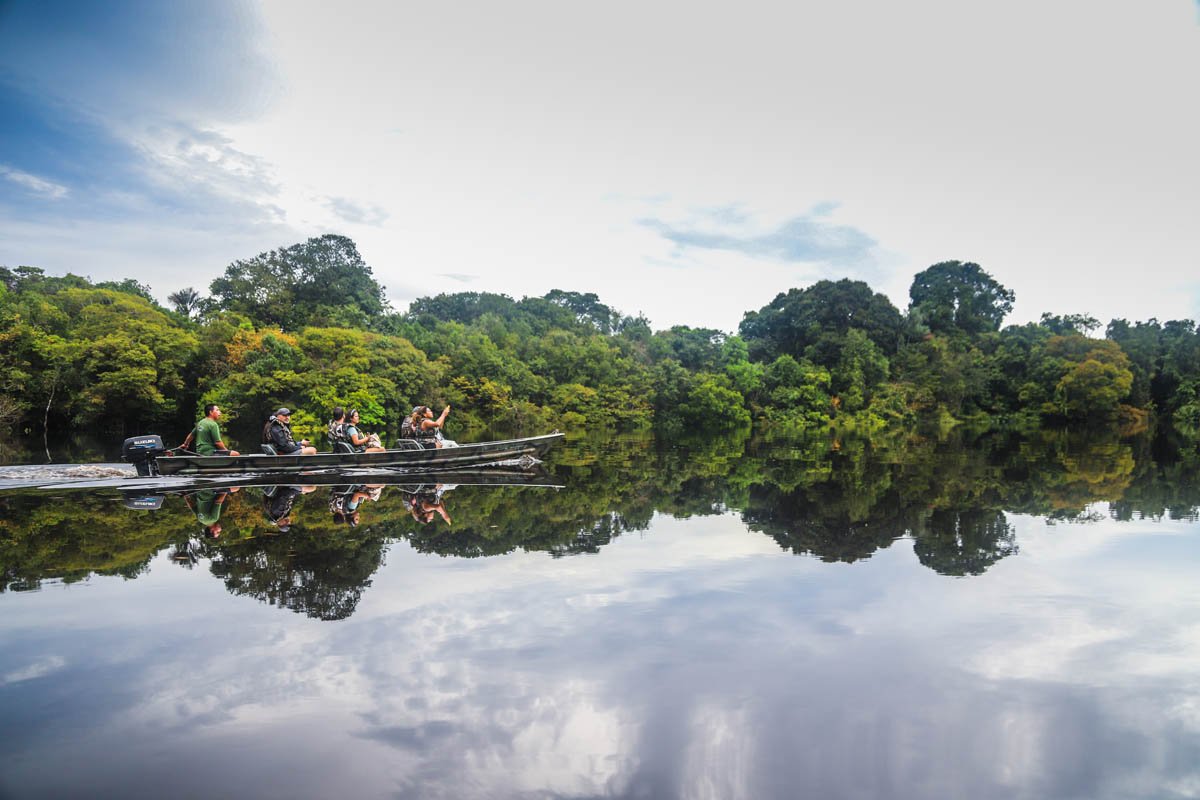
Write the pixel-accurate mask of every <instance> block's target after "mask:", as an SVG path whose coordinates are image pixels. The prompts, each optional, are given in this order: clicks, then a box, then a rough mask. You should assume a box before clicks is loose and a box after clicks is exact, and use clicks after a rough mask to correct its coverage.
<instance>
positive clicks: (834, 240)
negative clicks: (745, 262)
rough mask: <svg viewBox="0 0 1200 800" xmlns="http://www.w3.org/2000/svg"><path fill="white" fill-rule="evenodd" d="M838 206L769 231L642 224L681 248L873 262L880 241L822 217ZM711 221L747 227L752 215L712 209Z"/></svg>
mask: <svg viewBox="0 0 1200 800" xmlns="http://www.w3.org/2000/svg"><path fill="white" fill-rule="evenodd" d="M832 210H833V206H832V205H829V204H822V205H820V206H817V207H815V208H814V209H813V210H812V211H810V212H809V213H808V214H804V215H801V216H797V217H792V218H791V219H789V220H786V221H785V222H783V223H782V224H781V225H779V226H778V227H777V228H775V229H774V230H770V231H767V232H766V233H744V232H737V231H734V232H728V231H726V230H720V229H712V228H710V229H707V230H706V229H704V228H702V227H699V226H677V225H672V224H670V223H667V222H664V221H662V220H659V219H646V220H642V222H641V224H642V225H644V226H645V227H647V228H650V229H651V230H654V231H657V232H658V233H659V235H661V236H662V237H663V238H664V239H667V240H668V241H670V242H673V243H675V244H676V245H678V246H680V247H682V248H695V249H701V250H729V251H733V252H736V253H741V254H744V255H748V256H752V257H755V258H770V259H777V260H781V261H788V262H796V263H819V262H824V263H827V264H831V265H834V266H842V267H862V266H864V265H869V264H870V263H871V262H872V256H873V251H874V250H875V248H876V245H877V242H876V241H875V240H874V239H872V238H871V237H870V236H868V235H867V234H866V233H864V232H862V231H861V230H859V229H857V228H854V227H851V226H848V225H835V224H831V223H828V222H825V221H823V218H824V217H826V216H828V215H829V213H830V212H831V211H832ZM708 217H709V219H710V220H711V221H712V222H714V223H717V224H718V226H720V224H721V223H725V225H724V227H733V226H738V227H744V223H745V222H746V220H747V217H746V216H745V215H743V214H741V213H740V212H737V211H736V210H735V209H720V210H718V211H717V212H711V213H710V214H709V215H708Z"/></svg>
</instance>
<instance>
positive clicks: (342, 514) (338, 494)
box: [329, 483, 383, 528]
mask: <svg viewBox="0 0 1200 800" xmlns="http://www.w3.org/2000/svg"><path fill="white" fill-rule="evenodd" d="M381 494H383V486H382V485H381V484H366V483H360V484H357V485H355V486H345V487H343V486H335V487H333V490H332V491H331V492H330V495H329V511H330V513H332V514H333V521H334V522H336V523H338V524H342V525H349V526H350V527H352V528H353V527H355V526H356V525H358V522H359V506H360V505H362V502H363V501H364V500H370V501H371V502H377V501H378V500H379V496H380V495H381Z"/></svg>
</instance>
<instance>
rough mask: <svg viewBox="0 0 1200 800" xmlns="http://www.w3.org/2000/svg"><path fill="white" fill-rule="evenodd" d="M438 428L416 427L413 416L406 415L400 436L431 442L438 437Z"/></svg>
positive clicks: (401, 424) (401, 425)
mask: <svg viewBox="0 0 1200 800" xmlns="http://www.w3.org/2000/svg"><path fill="white" fill-rule="evenodd" d="M437 435H438V429H437V428H429V429H423V428H420V427H414V426H413V424H412V417H405V418H404V422H401V423H400V438H401V439H416V440H417V441H419V442H430V441H433V440H434V439H437Z"/></svg>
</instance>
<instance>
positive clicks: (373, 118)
mask: <svg viewBox="0 0 1200 800" xmlns="http://www.w3.org/2000/svg"><path fill="white" fill-rule="evenodd" d="M1198 99H1200V4H1198V2H1197V0H1148V1H1146V2H1139V3H1120V2H1101V3H1097V2H1095V1H1094V0H1058V1H1057V2H1054V3H1045V2H1035V1H1034V0H1012V1H1011V2H1007V3H993V2H963V0H911V2H907V3H895V2H883V0H879V1H876V0H858V1H857V2H846V3H828V2H817V1H816V0H793V2H788V3H784V2H755V0H749V2H740V3H737V4H736V5H735V4H732V3H730V4H696V3H682V2H658V3H650V4H648V3H636V4H635V3H631V2H621V1H620V0H616V1H615V2H610V3H605V4H581V3H563V2H550V1H547V2H512V3H503V4H501V3H488V2H476V1H475V0H468V1H467V2H460V3H412V2H403V1H401V2H397V1H395V0H391V1H390V2H344V3H338V4H330V3H316V2H283V1H282V0H262V1H261V2H232V1H231V0H205V1H204V2H200V0H181V1H180V2H172V3H159V2H153V0H142V1H141V2H130V1H129V0H113V2H106V3H92V2H66V1H65V0H45V1H42V2H38V1H37V0H0V264H2V265H7V266H10V267H14V266H18V265H32V266H38V267H42V268H43V269H45V270H46V271H47V272H50V273H52V274H62V273H65V272H68V271H69V272H74V273H76V274H82V275H87V276H90V277H91V278H93V279H94V280H110V279H118V280H120V279H124V278H127V277H132V278H135V279H137V280H138V281H140V282H142V283H146V284H149V285H150V287H151V288H152V290H153V292H154V294H155V296H156V297H158V298H159V299H160V300H164V301H165V299H166V296H167V295H168V294H169V293H170V292H173V291H176V290H178V289H180V288H183V287H185V286H193V287H196V288H197V289H199V290H201V292H202V293H203V292H206V290H207V287H208V284H209V283H210V282H211V281H212V280H213V279H214V278H216V277H218V276H219V275H220V274H221V273H222V272H223V271H224V268H225V267H226V266H227V265H228V264H230V263H231V262H233V261H235V260H237V259H242V258H249V257H251V256H254V255H256V254H258V253H260V252H264V251H267V250H271V249H274V248H277V247H283V246H287V245H290V244H294V243H297V242H301V241H304V240H305V239H307V238H309V237H313V236H321V235H323V234H327V233H337V234H342V235H346V236H349V237H351V238H353V239H354V241H355V242H357V244H358V247H359V250H360V252H361V253H362V255H363V258H364V259H365V260H366V262H367V263H368V264H369V265H370V266H371V268H372V270H373V272H374V275H375V277H376V279H377V280H379V282H380V283H382V284H384V285H385V286H386V287H387V294H388V297H389V299H390V301H391V303H392V305H393V307H395V308H396V309H397V310H404V309H405V308H406V307H407V305H408V303H409V302H410V301H412V300H413V299H415V298H417V297H423V296H430V295H434V294H438V293H442V292H457V291H488V292H501V293H504V294H508V295H510V296H513V297H515V298H520V297H523V296H533V295H543V294H545V293H546V292H548V291H550V290H551V289H556V288H557V289H564V290H569V291H578V292H595V293H597V294H598V295H599V297H600V299H601V301H603V302H605V303H607V304H608V305H610V306H612V307H613V308H616V309H618V310H620V311H622V312H623V313H626V314H637V313H642V314H645V315H646V316H647V317H648V318H649V320H650V322H651V324H652V326H653V327H654V328H655V329H662V328H666V327H670V326H672V325H678V324H686V325H692V326H700V327H711V328H717V329H720V330H724V331H730V332H732V331H736V329H737V325H738V323H739V322H740V321H741V318H742V315H743V314H744V313H745V312H746V311H748V310H754V309H758V308H761V307H762V306H764V305H766V304H767V303H769V302H770V301H771V299H772V298H774V297H775V296H776V295H777V294H778V293H780V292H785V291H787V290H788V289H790V288H793V287H805V286H808V285H811V284H812V283H813V282H815V281H817V280H821V279H831V280H838V279H841V278H852V279H856V280H864V281H866V282H867V283H869V284H870V285H871V286H872V287H873V288H874V289H875V290H877V291H881V292H884V293H885V294H887V295H888V296H889V297H890V298H891V300H892V302H893V303H895V304H896V305H897V307H899V308H901V309H904V308H905V307H907V304H908V287H909V285H910V283H911V281H912V278H913V276H914V275H915V274H916V273H917V272H919V271H921V270H922V269H924V268H926V267H928V266H930V265H931V264H934V263H937V262H939V261H945V260H951V259H956V260H962V261H973V262H976V263H978V264H980V265H981V266H982V267H983V268H984V269H985V270H986V271H987V272H988V273H990V274H991V275H992V276H993V277H994V278H996V279H997V280H998V281H999V282H1001V283H1002V284H1003V285H1005V286H1006V287H1008V288H1009V289H1011V290H1013V291H1014V292H1015V294H1016V304H1015V307H1014V311H1013V313H1012V314H1011V315H1010V316H1009V318H1008V319H1007V320H1006V321H1007V322H1014V323H1019V322H1025V321H1028V320H1035V319H1037V318H1038V317H1039V316H1040V315H1041V314H1042V313H1043V312H1047V311H1049V312H1052V313H1057V314H1069V313H1087V314H1091V315H1092V316H1094V317H1096V318H1098V319H1099V320H1100V321H1101V322H1102V323H1106V322H1107V321H1108V320H1110V319H1113V318H1125V319H1129V320H1141V319H1149V318H1151V317H1156V318H1158V319H1160V320H1167V319H1178V318H1192V319H1200V275H1198V274H1197V272H1198V269H1197V268H1198V267H1200V255H1198V254H1200V224H1198V221H1200V157H1198V155H1200V154H1198V153H1197V143H1198V142H1200V102H1198Z"/></svg>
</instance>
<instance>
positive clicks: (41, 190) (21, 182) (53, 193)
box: [0, 164, 69, 200]
mask: <svg viewBox="0 0 1200 800" xmlns="http://www.w3.org/2000/svg"><path fill="white" fill-rule="evenodd" d="M0 177H2V178H4V179H5V180H7V181H9V182H11V183H15V184H17V185H18V186H20V187H21V188H23V189H25V190H27V191H30V192H33V193H34V194H38V195H41V196H42V197H46V198H49V199H51V200H58V199H59V198H62V197H66V196H67V194H68V192H69V190H68V189H67V187H66V186H62V185H61V184H57V183H55V182H54V181H48V180H44V179H42V178H39V177H37V176H36V175H30V174H29V173H28V172H22V171H21V170H19V169H13V168H12V167H8V166H5V165H4V164H0Z"/></svg>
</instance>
